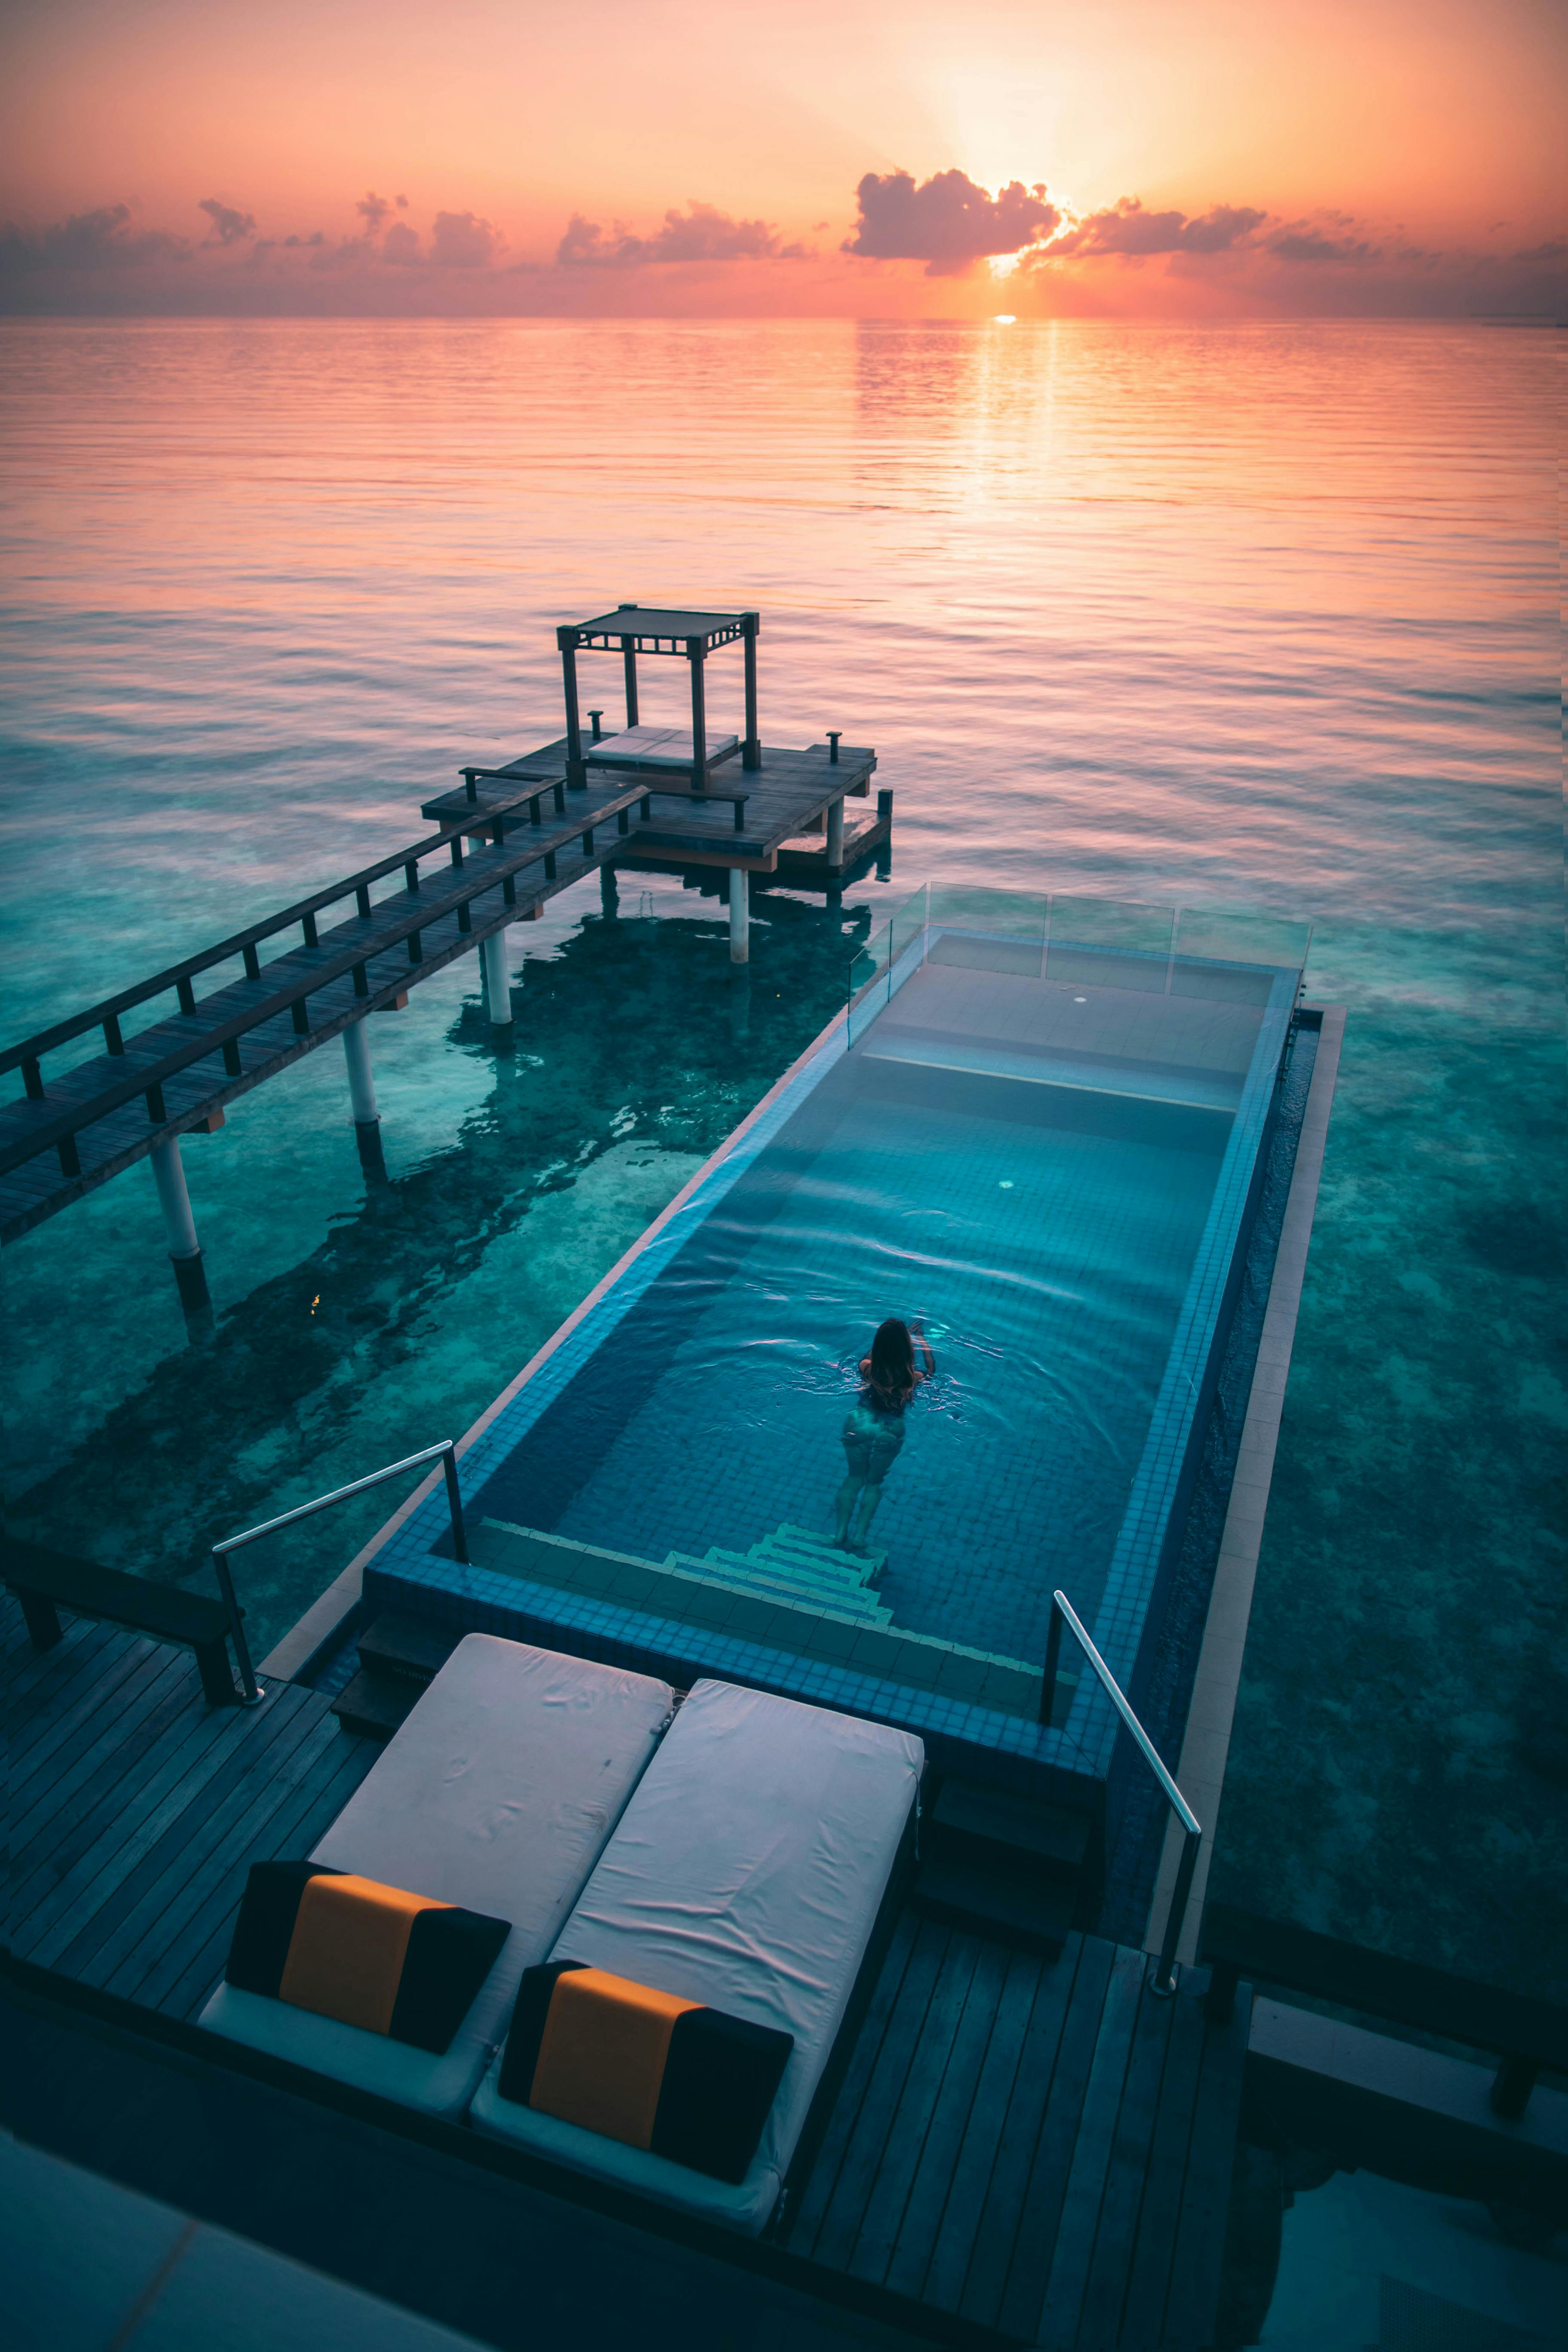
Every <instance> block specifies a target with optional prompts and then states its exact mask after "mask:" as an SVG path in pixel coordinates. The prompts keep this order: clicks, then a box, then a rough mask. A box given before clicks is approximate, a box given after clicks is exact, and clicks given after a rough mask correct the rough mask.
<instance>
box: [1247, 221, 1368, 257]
mask: <svg viewBox="0 0 1568 2352" xmlns="http://www.w3.org/2000/svg"><path fill="white" fill-rule="evenodd" d="M1268 251H1269V252H1270V253H1271V254H1273V255H1274V257H1275V258H1276V259H1277V260H1279V261H1340V262H1345V261H1349V262H1359V261H1376V260H1378V259H1379V258H1380V257H1381V248H1380V247H1377V246H1375V245H1368V244H1367V242H1366V240H1365V239H1364V237H1363V238H1357V237H1349V236H1324V235H1323V233H1322V231H1321V229H1315V228H1309V229H1299V228H1292V229H1285V230H1282V231H1281V233H1280V234H1279V236H1271V237H1269V238H1268Z"/></svg>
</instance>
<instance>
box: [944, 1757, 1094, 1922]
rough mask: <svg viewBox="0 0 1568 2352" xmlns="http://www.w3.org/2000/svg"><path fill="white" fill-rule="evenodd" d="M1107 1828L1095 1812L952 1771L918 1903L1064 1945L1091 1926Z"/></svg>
mask: <svg viewBox="0 0 1568 2352" xmlns="http://www.w3.org/2000/svg"><path fill="white" fill-rule="evenodd" d="M1099 1841H1100V1827H1099V1822H1098V1819H1097V1817H1096V1816H1095V1815H1093V1814H1091V1813H1089V1812H1079V1811H1073V1810H1069V1809H1068V1808H1067V1807H1065V1806H1060V1805H1051V1804H1047V1803H1045V1802H1044V1801H1040V1800H1037V1799H1035V1798H1031V1797H1026V1796H1021V1795H1019V1794H1018V1793H1017V1791H1016V1790H1010V1789H997V1788H989V1787H986V1786H985V1785H984V1784H983V1783H981V1782H979V1781H973V1780H959V1779H956V1778H953V1777H951V1776H950V1777H949V1778H948V1779H946V1780H944V1781H943V1782H942V1787H941V1788H940V1789H939V1790H938V1791H937V1794H936V1798H935V1801H934V1802H933V1803H932V1805H931V1811H930V1812H929V1813H928V1814H927V1815H926V1819H925V1822H924V1825H923V1827H922V1830H921V1865H920V1871H919V1874H918V1875H917V1877H916V1880H915V1890H914V1891H915V1897H916V1900H917V1901H918V1902H919V1903H920V1904H921V1907H922V1908H923V1909H925V1910H927V1911H929V1912H931V1913H932V1914H933V1915H934V1916H936V1917H938V1918H942V1919H949V1920H955V1921H959V1922H962V1923H963V1925H965V1926H967V1927H972V1928H979V1929H981V1930H982V1931H984V1933H986V1934H988V1935H995V1936H1000V1937H1003V1938H1004V1939H1005V1940H1006V1941H1008V1942H1012V1943H1018V1944H1022V1945H1023V1946H1025V1947H1026V1948H1027V1949H1029V1950H1031V1951H1042V1952H1057V1951H1059V1950H1060V1949H1061V1947H1062V1944H1063V1943H1064V1941H1065V1940H1066V1937H1067V1935H1068V1929H1069V1928H1071V1927H1083V1926H1086V1925H1088V1923H1089V1914H1090V1912H1091V1911H1092V1908H1093V1906H1094V1904H1095V1900H1096V1897H1097V1895H1098V1890H1099V1882H1100V1850H1099Z"/></svg>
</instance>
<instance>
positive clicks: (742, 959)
mask: <svg viewBox="0 0 1568 2352" xmlns="http://www.w3.org/2000/svg"><path fill="white" fill-rule="evenodd" d="M750 880H751V877H749V875H748V874H747V872H746V869H745V867H744V866H731V868H730V961H731V963H749V962H750V961H751V959H752V923H751V905H750Z"/></svg>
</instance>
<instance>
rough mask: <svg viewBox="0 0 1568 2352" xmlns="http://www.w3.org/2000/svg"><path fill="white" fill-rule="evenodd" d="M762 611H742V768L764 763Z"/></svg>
mask: <svg viewBox="0 0 1568 2352" xmlns="http://www.w3.org/2000/svg"><path fill="white" fill-rule="evenodd" d="M762 620H763V616H762V614H760V613H742V615H741V635H742V646H743V650H744V652H745V656H746V740H745V741H744V743H743V744H742V746H741V765H742V768H751V769H757V768H760V767H761V766H762V764H763V747H762V744H761V743H760V742H759V741H758V740H757V631H758V629H759V628H760V627H761V626H762Z"/></svg>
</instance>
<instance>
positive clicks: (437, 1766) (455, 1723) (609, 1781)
mask: <svg viewBox="0 0 1568 2352" xmlns="http://www.w3.org/2000/svg"><path fill="white" fill-rule="evenodd" d="M673 1705H674V1695H673V1693H672V1692H671V1691H670V1689H669V1687H668V1685H667V1684H664V1683H661V1682H655V1681H652V1680H651V1679H650V1678H649V1677H648V1676H647V1675H634V1674H625V1673H622V1672H621V1671H620V1670H619V1669H617V1668H615V1667H610V1666H599V1665H594V1664H590V1663H589V1662H588V1661H587V1660H585V1659H583V1658H572V1657H566V1656H564V1655H562V1654H558V1653H556V1652H554V1651H550V1650H536V1649H532V1648H530V1647H529V1646H527V1645H526V1644H525V1643H520V1642H503V1641H500V1640H499V1639H498V1638H497V1637H496V1636H494V1635H493V1634H489V1633H470V1634H469V1635H468V1637H467V1639H466V1640H464V1641H463V1642H461V1643H458V1647H457V1649H456V1650H455V1651H454V1652H453V1654H452V1655H451V1657H450V1658H449V1659H448V1660H447V1664H445V1665H444V1666H443V1667H442V1668H441V1671H440V1673H439V1674H438V1675H437V1676H436V1677H435V1679H434V1681H433V1682H432V1683H431V1685H430V1686H429V1688H428V1689H427V1690H426V1692H425V1693H424V1695H423V1696H422V1697H421V1698H420V1700H419V1703H418V1705H417V1706H416V1707H415V1708H414V1710H413V1712H412V1714H411V1715H410V1716H409V1717H408V1718H407V1720H406V1721H405V1723H404V1725H403V1726H402V1727H401V1729H400V1730H399V1731H398V1732H397V1733H396V1735H395V1738H393V1739H392V1740H391V1741H390V1742H389V1743H388V1745H387V1748H386V1749H385V1752H384V1754H383V1755H382V1757H381V1758H380V1759H379V1760H378V1761H377V1762H376V1764H375V1766H374V1769H372V1770H371V1772H370V1773H369V1774H368V1775H367V1777H366V1778H365V1780H363V1782H362V1783H361V1785H360V1788H359V1790H358V1791H357V1792H356V1794H355V1795H354V1796H353V1797H352V1798H351V1799H350V1801H349V1802H348V1804H347V1805H345V1806H344V1808H343V1810H342V1812H341V1813H340V1814H339V1816H338V1818H337V1820H336V1821H335V1822H333V1824H332V1826H331V1829H330V1830H329V1831H328V1832H327V1834H326V1836H325V1837H324V1838H322V1839H321V1843H320V1844H319V1845H317V1846H316V1848H315V1850H314V1852H313V1853H312V1854H311V1855H310V1860H311V1861H312V1862H315V1863H320V1864H325V1865H327V1866H329V1867H330V1868H331V1869H332V1870H336V1871H346V1872H350V1873H353V1874H357V1875H358V1876H360V1877H362V1878H365V1879H372V1880H376V1881H379V1882H381V1883H382V1884H383V1885H387V1886H392V1887H397V1888H401V1889H404V1890H405V1891H406V1892H407V1893H409V1894H412V1895H422V1896H425V1897H426V1898H427V1899H429V1900H434V1901H436V1902H437V1903H445V1904H455V1905H459V1906H463V1907H464V1908H465V1909H467V1910H469V1911H474V1912H479V1913H482V1914H484V1915H486V1916H488V1917H490V1918H495V1919H502V1920H506V1921H509V1922H510V1929H511V1932H510V1935H509V1936H508V1937H507V1939H506V1942H505V1944H504V1945H503V1946H502V1948H501V1951H500V1958H498V1959H497V1960H496V1962H495V1965H494V1967H493V1968H492V1969H490V1972H489V1976H488V1977H487V1978H486V1979H485V1981H484V1983H483V1985H482V1986H481V1988H480V1990H479V1993H478V1995H477V1996H476V1998H475V2000H474V2001H473V2004H472V2006H471V2008H470V2009H469V2010H468V2014H467V2016H466V2017H465V2018H464V2020H463V2022H462V2024H461V2025H460V2026H459V2027H458V2032H457V2033H456V2035H455V2036H454V2038H453V2040H452V2042H451V2043H450V2045H449V2047H448V2048H447V2050H446V2052H445V2053H443V2054H440V2055H437V2054H434V2053H429V2052H426V2051H424V2050H420V2049H415V2048H412V2047H410V2046H409V2045H408V2044H407V2043H406V2042H400V2041H394V2040H391V2039H389V2038H388V2037H387V2035H386V2034H385V2033H381V2032H367V2031H365V2030H364V2029H363V2028H362V2027H360V2026H355V2025H344V2024H341V2023H339V2022H338V2021H337V2020H336V2019H335V2018H333V2017H328V2016H319V2015H316V2014H314V2013H312V2012H311V2011H310V2010H308V2009H301V2008H297V2007H295V2006H293V2005H292V2004H291V2003H290V2002H289V2001H286V2000H270V1999H268V1998H267V1997H266V1995H264V1994H261V1993H257V1992H247V1991H241V1990H237V1988H236V1987H235V1986H233V1985H229V1984H223V1985H220V1986H219V1988H218V1990H216V1992H215V1993H214V1995H213V1997H212V1999H211V2000H209V2001H208V2003H207V2005H206V2007H205V2010H204V2011H203V2012H202V2018H201V2022H202V2023H203V2024H204V2025H205V2026H207V2027H209V2028H210V2029H211V2031H212V2032H215V2033H222V2034H226V2035H227V2036H228V2037H229V2039H231V2040H232V2041H236V2042H247V2043H248V2045H249V2046H250V2047H251V2048H252V2049H254V2050H261V2051H265V2052H266V2053H268V2055H270V2056H272V2057H275V2058H284V2059H289V2060H291V2061H292V2062H293V2063H295V2064H297V2065H300V2066H308V2067H310V2068H312V2069H313V2070H314V2071H315V2072H316V2073H317V2074H329V2075H332V2076H334V2077H335V2078H336V2079H337V2080H338V2081H339V2082H342V2083H347V2084H352V2085H353V2086H354V2087H356V2088H357V2089H360V2090H364V2091H374V2092H377V2093H379V2094H380V2095H382V2096H383V2097H384V2098H389V2099H396V2100H398V2101H400V2102H401V2103H402V2104H403V2105H406V2106H413V2107H418V2108H420V2109H422V2110H423V2111H424V2112H425V2113H426V2115H433V2116H446V2117H448V2118H452V2119H455V2118H457V2117H458V2116H461V2114H462V2113H463V2110H464V2109H465V2108H466V2107H467V2105H468V2101H469V2099H470V2098H471V2096H472V2095H473V2092H474V2088H475V2085H476V2084H477V2083H478V2082H479V2077H480V2075H481V2074H482V2073H483V2071H484V2068H485V2065H486V2063H487V2062H488V2060H489V2055H490V2053H491V2051H492V2049H493V2048H494V2047H495V2046H496V2044H497V2043H498V2042H500V2039H501V2037H502V2035H503V2034H504V2033H505V2032H506V2026H507V2021H508V2018H509V2016H510V2011H511V2006H512V2001H513V2000H514V1998H515V1996H516V1992H517V1988H518V1983H519V1981H520V1979H521V1976H522V1973H523V1970H524V1969H527V1968H530V1967H531V1966H532V1965H534V1963H536V1962H537V1961H540V1960H542V1959H543V1958H545V1956H546V1954H547V1953H548V1952H549V1950H550V1948H551V1947H552V1944H553V1943H554V1942H555V1940H556V1938H557V1937H558V1936H559V1934H560V1931H561V1927H562V1925H563V1921H564V1920H565V1918H566V1916H567V1914H568V1913H569V1912H570V1910H571V1908H572V1906H573V1904H574V1902H575V1900H576V1898H577V1896H578V1895H579V1894H580V1893H581V1891H582V1888H583V1885H584V1881H585V1879H586V1878H587V1876H588V1874H589V1873H590V1871H591V1870H592V1869H593V1867H594V1864H595V1862H596V1861H597V1859H598V1857H599V1853H600V1852H601V1850H602V1848H603V1847H604V1845H605V1841H606V1839H607V1838H608V1837H609V1835H610V1832H611V1831H612V1830H613V1829H614V1828H615V1826H616V1821H617V1820H618V1819H619V1817H620V1813H621V1811H622V1808H623V1807H624V1805H625V1804H626V1799H627V1798H628V1797H629V1796H630V1794H631V1792H632V1790H633V1789H634V1788H635V1787H636V1786H637V1780H638V1778H639V1776H640V1775H641V1773H642V1772H643V1770H644V1769H645V1767H646V1766H647V1760H648V1758H649V1757H650V1755H652V1754H653V1753H654V1750H655V1744H656V1742H657V1740H658V1735H659V1732H660V1730H661V1729H662V1727H663V1726H664V1725H665V1724H666V1723H667V1722H668V1719H669V1715H670V1710H671V1708H672V1706H673Z"/></svg>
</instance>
